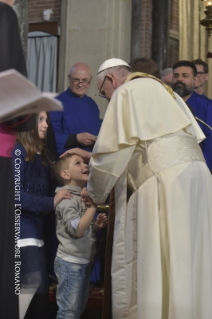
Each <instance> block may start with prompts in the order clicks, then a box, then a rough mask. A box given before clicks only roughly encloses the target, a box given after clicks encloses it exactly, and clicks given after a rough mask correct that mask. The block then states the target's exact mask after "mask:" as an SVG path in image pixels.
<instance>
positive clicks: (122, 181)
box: [88, 74, 212, 319]
mask: <svg viewBox="0 0 212 319" xmlns="http://www.w3.org/2000/svg"><path fill="white" fill-rule="evenodd" d="M132 78H133V74H132V75H131V76H130V77H128V79H127V80H126V82H125V83H124V84H123V85H122V86H120V87H119V88H118V89H117V90H116V91H115V92H114V93H113V96H112V99H111V101H110V103H109V106H108V109H107V112H106V115H105V118H104V121H103V124H102V128H101V131H100V133H99V136H98V139H97V142H96V145H95V147H94V150H93V154H92V158H91V161H90V173H91V174H90V176H89V181H88V192H89V194H90V196H91V197H92V199H93V201H94V202H96V203H103V202H104V201H105V200H106V198H107V196H108V194H109V192H110V191H111V189H112V187H113V186H115V208H116V213H115V228H114V242H113V255H112V313H113V319H128V318H130V319H211V318H212V205H211V204H212V201H211V193H212V189H211V175H210V172H209V170H208V168H207V166H206V164H205V161H204V158H203V155H202V151H201V149H200V147H199V145H198V143H197V142H200V141H201V140H203V139H204V138H205V136H204V134H203V133H202V131H201V129H200V128H199V126H198V124H197V123H196V121H195V119H194V118H193V116H192V114H191V112H190V111H189V109H188V107H187V106H186V104H185V103H184V102H183V100H182V99H181V98H180V97H179V96H178V95H177V94H175V98H176V99H174V98H173V97H172V96H171V94H170V93H168V92H167V90H166V88H165V87H164V86H163V85H162V84H161V83H159V82H158V81H156V80H154V79H152V78H136V79H133V80H132ZM129 80H130V81H129ZM127 186H128V187H130V188H131V190H132V192H133V193H132V195H131V197H130V199H129V201H128V202H127Z"/></svg>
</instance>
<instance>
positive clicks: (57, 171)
mask: <svg viewBox="0 0 212 319" xmlns="http://www.w3.org/2000/svg"><path fill="white" fill-rule="evenodd" d="M72 156H73V155H71V154H67V155H66V156H64V157H61V158H59V159H58V160H57V161H56V162H55V163H54V165H53V170H54V175H55V178H56V180H57V181H58V182H59V183H60V184H61V185H64V179H63V178H62V176H61V171H62V170H64V169H68V165H69V159H70V158H71V157H72Z"/></svg>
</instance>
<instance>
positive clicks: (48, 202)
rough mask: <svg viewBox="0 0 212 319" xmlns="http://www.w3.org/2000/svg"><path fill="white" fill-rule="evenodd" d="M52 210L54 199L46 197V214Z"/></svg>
mask: <svg viewBox="0 0 212 319" xmlns="http://www.w3.org/2000/svg"><path fill="white" fill-rule="evenodd" d="M52 210H54V197H46V212H50V211H52Z"/></svg>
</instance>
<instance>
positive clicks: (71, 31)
mask: <svg viewBox="0 0 212 319" xmlns="http://www.w3.org/2000/svg"><path fill="white" fill-rule="evenodd" d="M130 43H131V0H116V1H114V0H92V1H88V0H63V1H62V8H61V38H60V53H59V82H58V83H59V92H61V91H63V90H65V89H66V88H67V87H68V79H67V75H68V73H69V70H70V68H71V66H72V65H73V64H74V63H76V62H85V63H87V64H88V65H89V66H90V67H91V70H92V73H93V80H92V84H91V87H90V90H89V92H88V95H89V96H91V97H92V98H93V99H94V100H95V101H96V103H97V105H98V106H99V108H100V116H101V117H103V116H104V113H105V109H106V106H107V102H106V101H105V99H102V98H100V97H99V92H98V90H97V87H96V73H97V70H98V68H99V66H100V64H101V63H102V62H103V61H104V60H106V59H109V58H112V57H116V58H121V59H123V60H125V61H127V62H129V60H130Z"/></svg>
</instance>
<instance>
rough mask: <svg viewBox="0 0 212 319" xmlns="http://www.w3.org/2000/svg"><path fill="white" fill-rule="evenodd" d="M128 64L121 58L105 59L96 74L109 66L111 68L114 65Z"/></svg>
mask: <svg viewBox="0 0 212 319" xmlns="http://www.w3.org/2000/svg"><path fill="white" fill-rule="evenodd" d="M121 65H123V66H128V67H129V68H130V66H129V64H128V63H127V62H125V61H124V60H121V59H116V58H112V59H109V60H106V61H105V62H103V63H102V64H101V65H100V67H99V70H98V72H97V74H99V73H100V72H102V71H104V70H107V69H109V68H113V67H115V66H121Z"/></svg>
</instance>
